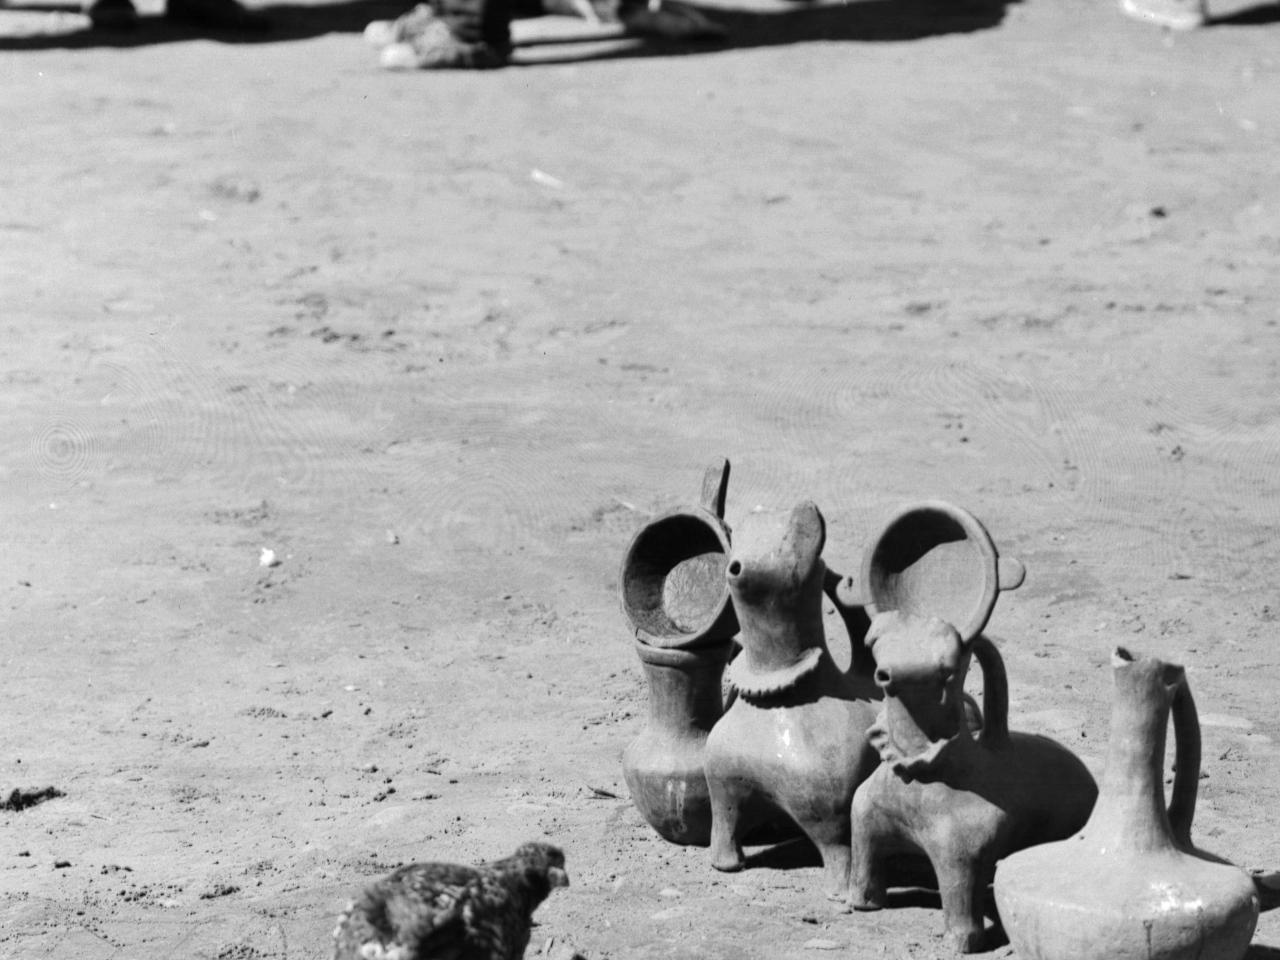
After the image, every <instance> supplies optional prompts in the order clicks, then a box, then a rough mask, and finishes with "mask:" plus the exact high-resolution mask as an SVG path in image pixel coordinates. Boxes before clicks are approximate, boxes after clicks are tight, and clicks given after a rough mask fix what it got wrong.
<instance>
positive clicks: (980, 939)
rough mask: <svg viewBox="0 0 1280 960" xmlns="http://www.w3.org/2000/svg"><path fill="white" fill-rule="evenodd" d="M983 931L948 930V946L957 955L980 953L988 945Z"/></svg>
mask: <svg viewBox="0 0 1280 960" xmlns="http://www.w3.org/2000/svg"><path fill="white" fill-rule="evenodd" d="M986 939H987V938H986V936H985V934H984V932H983V931H982V930H948V931H947V933H946V941H947V945H948V946H950V947H951V948H952V949H954V950H955V952H956V953H980V952H982V949H983V946H984V945H985V943H986Z"/></svg>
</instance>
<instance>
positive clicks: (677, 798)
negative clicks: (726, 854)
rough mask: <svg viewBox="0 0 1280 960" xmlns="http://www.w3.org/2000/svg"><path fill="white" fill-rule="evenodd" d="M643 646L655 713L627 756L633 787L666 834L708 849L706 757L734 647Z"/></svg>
mask: <svg viewBox="0 0 1280 960" xmlns="http://www.w3.org/2000/svg"><path fill="white" fill-rule="evenodd" d="M635 648H636V653H637V654H638V655H639V657H640V663H641V664H642V666H643V667H644V672H645V678H646V680H647V681H648V685H649V715H648V721H647V723H646V724H645V727H644V729H643V730H642V731H641V732H640V735H639V736H637V737H636V739H635V740H633V741H632V742H631V743H630V744H629V745H628V746H627V749H626V750H625V751H624V752H623V755H622V772H623V776H624V777H625V778H626V781H627V788H628V789H629V790H630V791H631V799H632V801H633V802H634V803H635V805H636V807H637V809H639V811H640V812H641V814H643V815H644V818H645V819H646V820H648V821H649V824H650V825H651V826H652V827H653V828H654V829H655V830H656V831H657V832H658V834H659V835H660V836H662V837H663V838H665V839H667V840H670V841H672V842H673V843H681V844H694V845H700V846H706V844H708V843H709V842H710V840H711V799H710V794H709V792H708V790H707V779H706V776H705V774H704V772H703V751H704V749H705V746H706V742H707V735H708V734H709V733H710V731H711V728H712V727H713V726H714V725H715V723H716V721H717V720H719V719H720V716H721V713H722V712H723V705H722V694H721V677H722V675H723V673H724V668H725V663H726V661H727V658H728V653H729V649H730V644H729V643H728V642H721V643H720V644H718V645H715V646H703V647H699V648H698V649H697V650H696V651H695V650H668V649H663V648H661V647H650V646H648V645H647V644H644V643H641V642H640V641H639V640H637V641H635Z"/></svg>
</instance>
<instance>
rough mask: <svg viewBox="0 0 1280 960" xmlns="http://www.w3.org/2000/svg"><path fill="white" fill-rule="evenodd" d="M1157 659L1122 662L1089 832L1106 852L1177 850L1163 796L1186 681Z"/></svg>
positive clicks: (1116, 674)
mask: <svg viewBox="0 0 1280 960" xmlns="http://www.w3.org/2000/svg"><path fill="white" fill-rule="evenodd" d="M1170 669H1171V668H1169V667H1168V665H1166V664H1163V663H1161V662H1160V661H1158V660H1140V661H1124V662H1117V663H1116V667H1115V687H1116V689H1115V700H1114V703H1113V704H1112V708H1111V738H1110V748H1109V750H1108V753H1107V766H1106V771H1105V773H1104V774H1103V778H1102V784H1101V787H1100V790H1099V794H1098V802H1097V805H1096V806H1095V807H1094V810H1093V815H1092V816H1091V817H1090V819H1089V825H1088V827H1086V829H1085V833H1086V834H1087V835H1088V836H1089V838H1090V840H1092V841H1094V842H1096V843H1097V844H1098V846H1099V847H1100V848H1101V849H1102V850H1103V851H1111V850H1126V851H1134V852H1158V851H1162V850H1168V851H1172V850H1176V849H1178V846H1177V844H1176V843H1175V841H1174V838H1173V831H1172V828H1171V826H1170V823H1169V813H1168V808H1167V806H1166V805H1165V795H1164V764H1165V758H1164V754H1165V744H1166V741H1167V736H1168V728H1169V710H1170V706H1171V704H1172V700H1173V695H1174V693H1175V692H1176V690H1177V686H1178V683H1180V682H1181V679H1180V678H1181V671H1180V669H1179V668H1172V669H1175V670H1177V676H1178V678H1179V681H1178V683H1173V684H1170V683H1169V682H1168V680H1167V677H1168V674H1169V670H1170Z"/></svg>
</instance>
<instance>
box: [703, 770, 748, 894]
mask: <svg viewBox="0 0 1280 960" xmlns="http://www.w3.org/2000/svg"><path fill="white" fill-rule="evenodd" d="M707 786H708V787H709V788H710V793H711V865H712V866H713V867H715V868H716V869H717V870H723V871H725V872H726V873H733V872H734V871H737V870H741V869H742V866H743V863H744V858H743V856H742V844H740V843H739V842H738V815H739V813H740V811H741V807H742V798H741V797H740V796H739V795H738V793H737V792H736V791H734V790H732V789H731V788H730V787H729V786H728V785H727V784H725V783H723V782H720V781H717V780H708V782H707Z"/></svg>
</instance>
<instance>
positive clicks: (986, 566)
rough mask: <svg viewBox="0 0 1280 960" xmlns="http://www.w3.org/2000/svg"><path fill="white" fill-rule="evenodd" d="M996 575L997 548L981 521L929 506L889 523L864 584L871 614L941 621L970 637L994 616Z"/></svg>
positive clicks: (904, 513) (869, 558) (881, 535)
mask: <svg viewBox="0 0 1280 960" xmlns="http://www.w3.org/2000/svg"><path fill="white" fill-rule="evenodd" d="M996 577H997V569H996V554H995V548H994V546H993V545H992V543H991V538H990V536H989V535H988V534H987V532H986V530H984V529H983V528H982V526H981V525H980V524H979V523H978V522H977V520H975V519H973V518H971V517H968V516H966V515H964V514H963V513H962V512H961V511H959V509H958V508H954V507H950V508H948V507H943V506H941V505H926V506H919V507H914V508H911V509H908V510H906V511H904V512H903V513H902V514H900V515H899V516H898V517H896V518H895V519H893V520H892V521H890V522H889V524H888V525H887V526H886V527H885V529H884V531H883V532H882V533H881V534H880V538H879V539H878V540H877V541H876V544H875V546H874V547H873V548H872V550H871V553H870V555H869V557H868V560H867V564H866V568H865V577H864V580H865V586H866V591H867V595H868V599H869V601H870V602H869V604H868V608H869V610H870V611H871V612H872V613H883V612H884V611H886V610H900V611H902V612H903V613H908V614H914V615H917V616H924V617H929V616H932V617H939V618H941V619H942V620H945V621H947V622H948V623H950V624H951V625H952V626H954V627H955V628H956V630H957V631H959V633H960V635H961V636H962V637H965V638H966V639H971V638H972V637H975V636H977V635H978V633H980V632H981V631H982V628H983V627H985V626H986V624H987V620H988V619H989V618H990V616H991V611H992V608H993V607H994V605H995V598H996V591H997V581H996Z"/></svg>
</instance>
